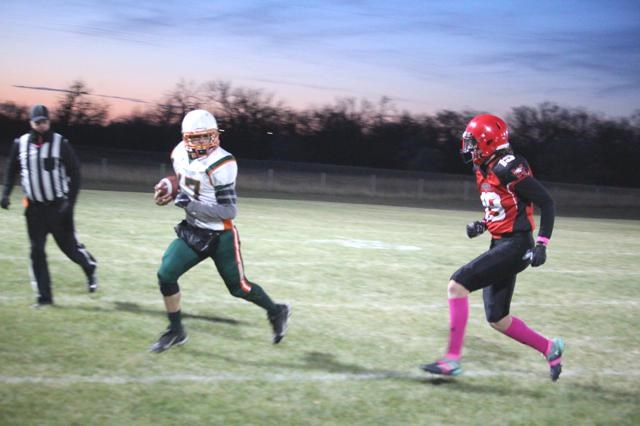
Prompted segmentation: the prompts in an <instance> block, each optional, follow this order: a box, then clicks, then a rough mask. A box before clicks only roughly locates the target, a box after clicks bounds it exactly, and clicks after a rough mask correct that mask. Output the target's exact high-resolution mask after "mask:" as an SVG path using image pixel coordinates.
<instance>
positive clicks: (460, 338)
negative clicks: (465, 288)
mask: <svg viewBox="0 0 640 426" xmlns="http://www.w3.org/2000/svg"><path fill="white" fill-rule="evenodd" d="M468 319H469V298H468V297H458V298H455V299H449V350H448V351H447V354H446V355H445V358H449V359H455V360H459V359H460V355H461V354H462V343H463V342H464V329H465V328H466V327H467V320H468Z"/></svg>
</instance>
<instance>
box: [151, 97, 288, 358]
mask: <svg viewBox="0 0 640 426" xmlns="http://www.w3.org/2000/svg"><path fill="white" fill-rule="evenodd" d="M171 159H172V161H173V169H174V171H175V175H176V179H177V182H178V185H179V191H178V193H177V195H176V194H175V193H172V191H166V190H165V188H164V187H162V185H160V184H158V185H156V188H155V190H156V191H155V195H154V198H155V202H156V204H158V205H167V204H169V203H170V202H171V201H174V204H175V205H176V206H178V207H180V208H182V209H184V211H185V214H186V218H185V220H183V221H182V222H180V223H179V224H178V225H177V226H176V227H175V230H176V234H177V238H176V239H175V240H173V241H172V242H171V244H169V247H168V248H167V250H166V251H165V253H164V255H163V257H162V264H161V265H160V268H159V269H158V284H159V286H160V292H161V293H162V295H163V297H164V304H165V308H166V310H167V316H168V317H169V328H168V329H167V330H166V331H165V332H164V334H162V335H161V336H160V338H159V339H158V341H157V342H156V343H154V344H153V346H152V347H151V351H152V352H163V351H165V350H167V349H169V348H170V347H171V346H174V345H182V344H184V343H185V342H186V341H187V333H186V331H185V329H184V327H183V325H182V320H181V313H180V298H181V294H180V288H179V286H178V278H180V276H181V275H182V274H184V273H185V272H187V271H188V270H189V269H191V268H192V267H194V266H195V265H197V264H198V263H200V262H202V261H203V260H205V259H207V258H211V259H213V261H214V263H215V265H216V268H217V270H218V273H219V274H220V276H221V277H222V279H223V281H224V283H225V285H226V286H227V289H229V292H230V293H231V294H232V295H233V296H235V297H240V298H242V299H245V300H248V301H250V302H253V303H255V304H256V305H258V306H260V307H262V308H264V309H265V310H266V311H267V317H268V319H269V321H270V323H271V326H272V328H273V343H274V344H277V343H279V342H280V341H281V340H282V338H283V337H284V335H285V333H286V331H287V322H288V319H289V315H290V314H291V308H290V306H289V305H287V304H276V303H274V302H273V301H272V300H271V298H270V297H269V296H268V295H267V293H266V292H265V291H264V290H263V289H262V287H260V286H259V285H257V284H256V283H254V282H251V281H249V280H248V279H247V278H246V277H245V275H244V268H243V264H242V255H241V253H240V237H239V235H238V230H237V229H236V227H235V226H234V224H233V219H234V218H235V216H236V213H237V210H236V189H235V185H236V176H237V174H238V166H237V164H236V160H235V158H234V157H233V155H231V154H230V153H229V152H228V151H226V150H225V149H224V148H222V147H221V146H220V135H219V132H218V124H217V122H216V119H215V117H214V116H213V115H212V114H211V113H209V112H208V111H205V110H201V109H197V110H194V111H191V112H189V113H188V114H186V115H185V117H184V119H183V121H182V141H181V142H180V143H179V144H178V145H177V146H176V147H175V148H174V149H173V152H172V153H171ZM174 197H175V198H174Z"/></svg>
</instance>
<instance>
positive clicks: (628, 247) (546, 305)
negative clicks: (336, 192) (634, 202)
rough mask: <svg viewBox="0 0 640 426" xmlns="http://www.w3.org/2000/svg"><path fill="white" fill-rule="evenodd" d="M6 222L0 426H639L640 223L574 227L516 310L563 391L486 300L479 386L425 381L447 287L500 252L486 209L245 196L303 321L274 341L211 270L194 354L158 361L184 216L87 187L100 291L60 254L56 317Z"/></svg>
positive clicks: (245, 230)
mask: <svg viewBox="0 0 640 426" xmlns="http://www.w3.org/2000/svg"><path fill="white" fill-rule="evenodd" d="M12 201H13V205H12V209H11V210H9V211H2V214H1V216H0V217H1V218H2V221H3V226H2V231H1V236H2V240H3V242H4V243H3V245H2V246H0V270H2V272H3V279H2V283H1V284H0V286H1V292H0V321H1V322H2V324H3V327H0V339H1V341H2V342H4V343H3V344H2V345H0V383H1V385H0V423H1V424H35V423H44V424H53V425H56V424H60V425H68V424H89V423H90V424H114V425H115V424H136V425H138V424H140V425H146V424H149V425H151V424H154V425H156V424H177V423H186V422H189V423H192V424H273V425H276V424H279V425H282V424H309V425H327V424H353V425H370V424H381V425H382V424H384V425H387V424H443V423H452V424H468V423H475V424H514V423H520V424H522V423H526V424H532V423H533V424H563V423H564V424H605V423H606V424H638V422H639V421H640V413H639V408H638V407H639V405H638V394H639V392H640V385H639V384H638V383H640V377H638V373H637V371H636V370H635V369H634V366H635V363H636V362H637V358H638V354H639V352H638V350H639V349H638V348H640V338H639V337H638V334H637V332H636V329H635V327H634V326H633V325H634V324H636V323H637V319H638V309H639V307H640V297H639V294H638V282H639V279H640V271H639V268H638V265H637V253H639V252H640V226H639V223H638V222H637V221H632V220H608V219H589V218H571V217H563V216H560V217H559V218H558V220H557V226H556V232H555V233H554V238H553V242H552V245H551V247H550V250H549V261H548V263H547V264H545V265H544V266H543V267H541V268H539V269H537V270H531V269H529V270H527V271H525V272H523V273H522V274H521V276H520V278H519V282H518V287H517V290H516V295H515V297H514V303H513V312H514V313H517V314H518V315H520V316H521V317H523V318H525V319H526V320H527V321H528V322H529V323H530V324H531V325H532V326H534V327H536V328H537V329H539V330H540V331H542V332H544V333H546V334H549V335H562V336H563V337H564V338H565V339H566V341H567V345H568V349H567V353H566V358H565V372H564V374H563V376H562V378H561V379H560V381H559V382H558V383H556V384H552V383H551V382H550V381H549V379H548V371H547V366H546V363H545V362H544V360H543V359H542V358H541V357H539V356H538V355H536V354H535V353H534V352H533V351H532V350H530V349H528V348H525V347H523V346H522V345H519V344H517V343H515V342H513V341H511V340H510V339H507V338H505V337H503V336H501V335H499V334H498V333H497V332H495V331H493V330H492V329H490V327H489V326H488V325H487V324H486V323H485V320H484V314H483V312H482V301H481V296H480V294H474V295H472V298H471V312H470V321H469V325H468V336H467V339H466V348H465V352H464V362H465V364H464V366H465V369H466V373H464V374H463V375H462V376H461V377H460V378H458V379H455V380H442V379H437V378H431V377H429V376H427V375H426V374H423V373H421V372H420V371H419V370H418V369H417V366H418V364H420V363H422V362H425V361H431V360H432V359H433V358H434V357H435V356H438V355H440V354H441V352H442V351H443V350H444V347H445V345H446V335H447V307H446V282H447V280H448V276H449V275H450V274H451V272H453V270H455V268H457V267H458V266H459V265H460V264H461V263H462V262H464V261H466V260H468V259H471V258H472V257H473V256H474V255H476V254H478V253H480V252H481V251H483V250H484V249H486V246H487V244H488V240H487V239H486V238H484V237H481V238H478V239H476V240H469V239H467V238H466V236H465V235H464V225H465V223H466V222H467V221H469V220H470V219H472V218H474V217H476V215H477V214H478V213H477V212H475V213H473V212H469V211H461V210H444V209H427V208H406V207H397V206H386V205H371V204H364V203H361V204H349V203H335V202H321V201H299V200H282V199H264V198H260V199H258V198H250V197H241V198H240V200H239V202H240V204H239V208H240V216H239V218H238V220H237V224H238V227H239V230H240V236H241V238H242V244H243V256H244V261H245V269H246V272H247V275H248V277H249V278H250V279H253V280H255V281H256V282H258V283H260V284H261V285H263V286H264V287H265V288H267V289H268V291H269V292H270V293H271V294H272V295H273V297H274V298H276V299H278V300H284V301H288V302H290V303H292V304H293V316H292V319H291V328H290V332H289V334H288V336H287V337H286V338H285V340H284V341H283V343H282V344H281V345H279V346H273V345H271V344H270V331H269V326H268V323H267V321H266V318H265V316H264V314H263V312H261V311H260V310H258V309H256V308H255V307H253V306H250V305H248V304H247V303H244V302H241V301H239V300H237V299H233V298H232V297H231V296H230V295H228V294H227V292H226V290H225V288H224V285H223V284H222V283H221V282H220V280H219V279H218V278H217V275H216V274H215V273H214V272H213V265H211V264H209V262H205V263H204V264H203V265H199V266H198V267H196V268H194V269H193V270H191V271H189V272H188V273H187V274H186V275H185V277H184V278H183V279H182V280H181V288H182V289H183V296H184V298H183V309H184V313H185V325H186V327H187V328H188V330H189V333H190V341H189V342H188V343H187V344H186V345H185V346H184V347H180V348H174V349H172V350H170V351H168V352H167V353H164V354H160V355H159V356H158V355H156V354H151V353H149V352H148V347H149V345H150V344H151V343H152V342H153V340H154V339H155V338H156V337H157V335H158V333H160V332H161V331H162V330H163V328H164V327H165V325H166V318H165V317H164V314H163V307H162V301H161V298H160V294H159V292H158V289H157V285H156V283H155V271H156V268H157V266H158V264H159V261H160V257H161V255H162V253H163V251H164V249H165V247H166V246H167V244H168V243H169V241H170V240H171V239H172V238H173V232H172V227H173V225H174V224H175V223H176V222H177V221H178V220H179V218H180V211H179V209H177V208H174V207H165V208H160V207H156V206H154V205H153V204H152V201H151V193H150V192H147V193H135V192H110V191H94V190H83V191H82V193H81V195H80V200H79V204H78V206H77V222H78V223H77V227H78V230H79V232H80V237H81V240H82V241H83V242H85V243H86V244H87V245H88V246H89V247H91V249H92V252H94V254H95V255H96V256H97V258H98V260H99V262H100V272H99V274H100V280H101V286H102V287H101V289H100V291H99V292H98V293H96V294H94V295H89V294H87V293H86V290H85V288H84V280H83V275H82V273H81V271H80V270H79V268H77V266H75V265H73V264H72V263H71V262H69V261H68V260H66V259H64V258H63V255H62V254H61V253H60V252H59V250H57V248H56V247H55V245H54V244H53V243H52V242H50V244H49V245H48V255H49V261H50V267H51V272H52V276H53V286H54V291H55V294H56V297H57V299H56V302H57V306H56V307H54V308H52V309H50V310H33V309H30V308H29V305H30V303H32V301H33V293H32V290H31V288H30V287H29V283H28V271H27V262H26V256H27V251H28V244H27V240H26V230H25V227H24V217H23V215H22V211H21V208H20V207H19V199H18V194H15V195H14V198H13V200H12Z"/></svg>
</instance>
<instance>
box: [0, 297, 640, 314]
mask: <svg viewBox="0 0 640 426" xmlns="http://www.w3.org/2000/svg"><path fill="white" fill-rule="evenodd" d="M16 300H25V296H24V295H6V294H0V302H2V301H16ZM30 301H31V299H28V302H30ZM56 301H57V303H58V305H61V306H65V305H66V304H69V303H74V304H75V303H85V302H89V298H88V296H86V295H78V296H69V295H60V296H58V297H57V299H56ZM98 302H99V303H130V304H134V305H139V306H157V307H159V308H162V300H160V299H158V300H126V298H117V299H116V298H112V297H104V296H103V297H100V298H99V299H97V300H96V301H91V302H90V303H91V305H94V304H95V303H98ZM212 302H215V303H216V304H221V305H237V304H238V303H249V302H244V301H241V300H237V299H235V298H232V297H230V296H228V295H226V294H222V295H220V296H202V295H200V296H195V297H193V298H191V299H189V300H188V301H186V302H185V307H186V308H187V309H188V306H189V305H192V306H193V305H203V304H206V305H211V303H212ZM289 302H291V303H292V304H293V305H294V307H310V308H320V309H367V310H368V309H372V308H373V309H379V310H383V311H423V310H427V309H444V308H448V305H447V304H446V303H398V304H393V303H392V302H391V301H386V302H379V301H377V300H376V301H373V300H372V301H361V302H359V303H353V302H350V303H314V302H305V301H297V300H292V301H289ZM469 306H470V307H472V308H479V309H483V308H484V305H483V304H482V303H470V304H469ZM511 306H521V307H541V308H567V309H571V308H575V307H581V306H596V307H597V306H617V307H622V308H635V307H638V306H640V299H638V300H632V299H622V300H614V299H609V300H584V301H575V302H572V303H528V302H512V303H511Z"/></svg>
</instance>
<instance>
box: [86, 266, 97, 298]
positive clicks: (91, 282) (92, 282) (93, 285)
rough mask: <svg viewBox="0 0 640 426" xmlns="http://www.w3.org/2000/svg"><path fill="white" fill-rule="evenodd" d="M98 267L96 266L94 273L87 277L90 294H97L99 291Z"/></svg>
mask: <svg viewBox="0 0 640 426" xmlns="http://www.w3.org/2000/svg"><path fill="white" fill-rule="evenodd" d="M97 271H98V267H97V266H94V267H93V271H91V273H90V274H89V275H87V291H88V292H89V293H95V292H96V290H97V289H98V274H97V273H96V272H97Z"/></svg>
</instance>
